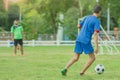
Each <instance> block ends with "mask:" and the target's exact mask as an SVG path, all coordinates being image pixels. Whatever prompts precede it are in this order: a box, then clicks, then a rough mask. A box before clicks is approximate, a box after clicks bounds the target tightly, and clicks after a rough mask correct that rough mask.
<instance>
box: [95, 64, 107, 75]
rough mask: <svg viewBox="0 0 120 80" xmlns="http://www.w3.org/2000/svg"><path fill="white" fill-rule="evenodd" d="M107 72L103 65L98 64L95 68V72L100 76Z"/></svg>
mask: <svg viewBox="0 0 120 80" xmlns="http://www.w3.org/2000/svg"><path fill="white" fill-rule="evenodd" d="M104 71H105V67H104V66H103V65H102V64H98V65H97V66H96V67H95V72H96V73H98V74H102V73H103V72H104Z"/></svg>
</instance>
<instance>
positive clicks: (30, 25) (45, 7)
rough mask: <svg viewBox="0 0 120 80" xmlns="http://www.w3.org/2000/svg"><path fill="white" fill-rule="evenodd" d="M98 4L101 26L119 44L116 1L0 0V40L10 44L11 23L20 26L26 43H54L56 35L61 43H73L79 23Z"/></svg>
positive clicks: (118, 15) (118, 14)
mask: <svg viewBox="0 0 120 80" xmlns="http://www.w3.org/2000/svg"><path fill="white" fill-rule="evenodd" d="M97 4H99V5H101V6H102V8H103V12H102V16H101V17H100V18H99V19H100V21H101V25H102V26H103V28H104V29H105V31H106V32H107V34H108V35H109V36H110V38H111V39H114V40H119V37H120V32H119V26H120V11H119V10H120V5H119V4H120V1H119V0H0V40H10V28H11V26H12V25H13V20H14V19H19V20H20V24H22V25H23V27H24V32H25V37H26V40H33V39H34V40H39V41H41V40H43V41H45V40H56V39H57V34H59V33H60V35H61V39H62V40H75V38H76V36H77V28H76V26H77V24H78V19H79V18H82V17H84V16H86V15H91V14H92V10H93V7H94V6H95V5H97ZM59 30H61V31H60V32H59ZM100 35H101V36H102V38H103V40H105V39H106V37H104V35H103V34H102V31H101V33H100Z"/></svg>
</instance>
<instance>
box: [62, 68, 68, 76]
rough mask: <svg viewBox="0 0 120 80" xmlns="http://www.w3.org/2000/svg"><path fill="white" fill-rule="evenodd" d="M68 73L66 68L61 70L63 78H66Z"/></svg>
mask: <svg viewBox="0 0 120 80" xmlns="http://www.w3.org/2000/svg"><path fill="white" fill-rule="evenodd" d="M66 73H67V69H65V68H64V69H62V70H61V74H62V75H63V76H66Z"/></svg>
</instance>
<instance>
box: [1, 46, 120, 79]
mask: <svg viewBox="0 0 120 80" xmlns="http://www.w3.org/2000/svg"><path fill="white" fill-rule="evenodd" d="M73 48H74V47H73V46H67V47H66V46H61V47H55V46H50V47H48V46H46V47H45V46H44V47H25V56H24V57H22V56H20V52H18V54H17V56H13V54H12V53H13V47H10V48H8V47H6V48H5V47H0V80H120V54H114V55H108V54H104V55H96V61H95V62H94V63H93V65H92V66H91V67H90V68H89V69H88V70H87V72H86V74H85V75H84V76H79V72H80V70H81V69H82V67H83V66H84V64H85V63H86V60H88V56H86V55H81V57H80V59H79V61H78V62H77V63H75V64H74V65H73V66H71V68H70V69H69V71H68V73H67V76H61V73H60V71H61V69H62V68H63V67H64V66H65V65H66V63H67V62H68V60H69V59H71V58H72V57H73V54H74V53H73ZM119 49H120V47H119ZM97 64H103V65H104V66H105V72H104V73H103V74H101V75H98V74H96V73H95V71H94V67H95V66H96V65H97Z"/></svg>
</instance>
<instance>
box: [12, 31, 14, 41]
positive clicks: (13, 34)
mask: <svg viewBox="0 0 120 80" xmlns="http://www.w3.org/2000/svg"><path fill="white" fill-rule="evenodd" d="M11 40H12V41H14V34H13V33H11Z"/></svg>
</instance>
